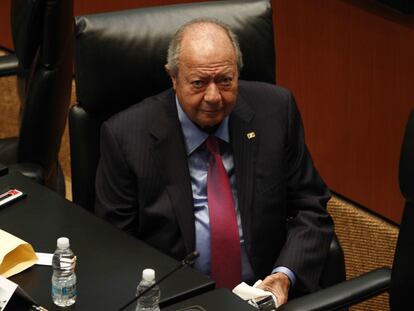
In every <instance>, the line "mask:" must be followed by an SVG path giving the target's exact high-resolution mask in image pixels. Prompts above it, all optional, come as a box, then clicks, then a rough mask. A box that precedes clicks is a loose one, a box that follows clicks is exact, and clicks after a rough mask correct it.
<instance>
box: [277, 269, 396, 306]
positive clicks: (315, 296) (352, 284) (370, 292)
mask: <svg viewBox="0 0 414 311" xmlns="http://www.w3.org/2000/svg"><path fill="white" fill-rule="evenodd" d="M390 284H391V269H389V268H387V267H383V268H378V269H375V270H372V271H370V272H367V273H365V274H363V275H361V276H358V277H356V278H353V279H351V280H348V281H344V282H341V283H338V284H336V285H333V286H330V287H327V288H324V289H321V290H319V291H317V292H314V293H311V294H308V295H305V296H302V297H299V298H296V299H292V300H290V301H288V302H287V303H286V304H284V305H282V306H280V308H278V309H277V310H278V311H293V310H294V311H300V310H303V311H305V310H306V311H316V310H318V311H332V310H338V309H341V308H345V307H349V306H352V305H354V304H356V303H358V302H361V301H363V300H366V299H368V298H371V297H374V296H376V295H379V294H381V293H383V292H385V291H387V290H388V289H389V288H390Z"/></svg>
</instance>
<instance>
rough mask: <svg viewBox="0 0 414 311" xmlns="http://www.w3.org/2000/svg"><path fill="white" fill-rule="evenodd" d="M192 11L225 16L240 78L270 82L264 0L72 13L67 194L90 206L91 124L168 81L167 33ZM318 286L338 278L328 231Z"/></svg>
mask: <svg viewBox="0 0 414 311" xmlns="http://www.w3.org/2000/svg"><path fill="white" fill-rule="evenodd" d="M196 17H214V18H218V19H221V20H223V21H225V22H226V23H227V24H229V25H230V27H231V28H232V29H233V31H234V32H235V33H236V34H237V35H238V37H239V40H240V45H241V50H242V52H243V58H244V68H243V70H242V72H241V78H242V79H245V80H259V81H266V82H270V83H275V53H274V40H273V38H274V36H273V22H272V8H271V3H270V0H254V1H245V0H238V1H210V2H204V3H192V4H180V5H170V6H162V7H155V8H144V9H134V10H127V11H120V12H111V13H103V14H94V15H87V16H78V17H76V42H75V47H76V56H75V72H76V91H77V99H78V103H77V105H75V106H74V107H72V109H71V111H70V113H69V133H70V147H71V161H72V191H73V196H72V197H73V201H74V202H75V203H77V204H79V205H81V206H82V207H84V208H86V209H88V210H90V211H92V210H93V206H94V200H95V173H96V168H97V164H98V159H99V131H100V126H101V124H102V122H103V121H104V120H106V119H107V118H108V117H109V116H111V115H113V114H114V113H116V112H118V111H120V110H122V109H125V108H126V107H128V106H130V105H132V104H135V103H137V102H139V101H141V100H142V99H144V98H146V97H148V96H151V95H155V94H157V93H159V92H161V91H163V90H165V89H167V88H169V87H171V82H170V78H169V77H168V75H167V73H166V72H165V70H164V65H165V63H166V52H167V47H168V43H169V40H170V38H171V37H172V35H173V34H174V32H175V31H176V30H177V28H178V27H179V26H181V25H182V24H183V23H184V22H186V21H189V20H191V19H193V18H196ZM326 267H327V268H326V269H325V272H324V277H323V278H322V280H321V286H329V285H332V284H335V283H338V282H340V281H342V280H345V267H344V257H343V253H342V249H341V247H340V245H339V242H338V241H337V239H336V237H335V239H334V240H333V242H332V246H331V255H330V257H329V259H328V261H327V263H326Z"/></svg>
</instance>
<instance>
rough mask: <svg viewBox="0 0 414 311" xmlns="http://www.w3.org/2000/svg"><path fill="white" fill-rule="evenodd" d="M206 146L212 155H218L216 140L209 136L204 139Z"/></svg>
mask: <svg viewBox="0 0 414 311" xmlns="http://www.w3.org/2000/svg"><path fill="white" fill-rule="evenodd" d="M206 146H207V149H208V150H209V151H210V152H211V153H212V154H216V153H218V147H219V146H218V140H217V138H216V137H214V136H211V135H210V136H209V137H207V139H206Z"/></svg>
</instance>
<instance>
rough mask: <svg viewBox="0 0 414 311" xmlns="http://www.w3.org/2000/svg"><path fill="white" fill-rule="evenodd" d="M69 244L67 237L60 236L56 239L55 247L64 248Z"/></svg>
mask: <svg viewBox="0 0 414 311" xmlns="http://www.w3.org/2000/svg"><path fill="white" fill-rule="evenodd" d="M69 246H70V244H69V239H68V238H65V237H62V238H59V239H57V247H58V248H60V249H65V248H68V247H69Z"/></svg>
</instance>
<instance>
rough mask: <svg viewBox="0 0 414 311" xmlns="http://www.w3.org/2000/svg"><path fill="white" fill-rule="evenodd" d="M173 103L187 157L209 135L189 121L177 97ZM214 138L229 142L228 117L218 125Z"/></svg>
mask: <svg viewBox="0 0 414 311" xmlns="http://www.w3.org/2000/svg"><path fill="white" fill-rule="evenodd" d="M175 103H176V105H177V111H178V119H179V120H180V123H181V128H182V130H183V134H184V140H185V147H186V151H187V156H189V155H190V154H191V153H193V152H194V150H196V149H197V148H198V147H199V146H200V145H201V144H202V143H203V142H204V141H205V140H206V139H207V137H208V135H209V134H208V133H206V132H204V131H203V130H202V129H200V128H199V127H198V126H196V125H195V124H194V123H193V121H191V120H190V118H189V117H188V116H187V114H186V113H185V112H184V110H183V109H182V108H181V105H180V103H179V102H178V98H177V96H176V97H175ZM214 136H216V137H218V138H220V139H221V140H223V141H225V142H227V143H229V142H230V135H229V117H228V116H227V117H225V118H224V120H223V121H222V122H221V123H220V126H219V127H218V128H217V130H216V131H215V132H214Z"/></svg>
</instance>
